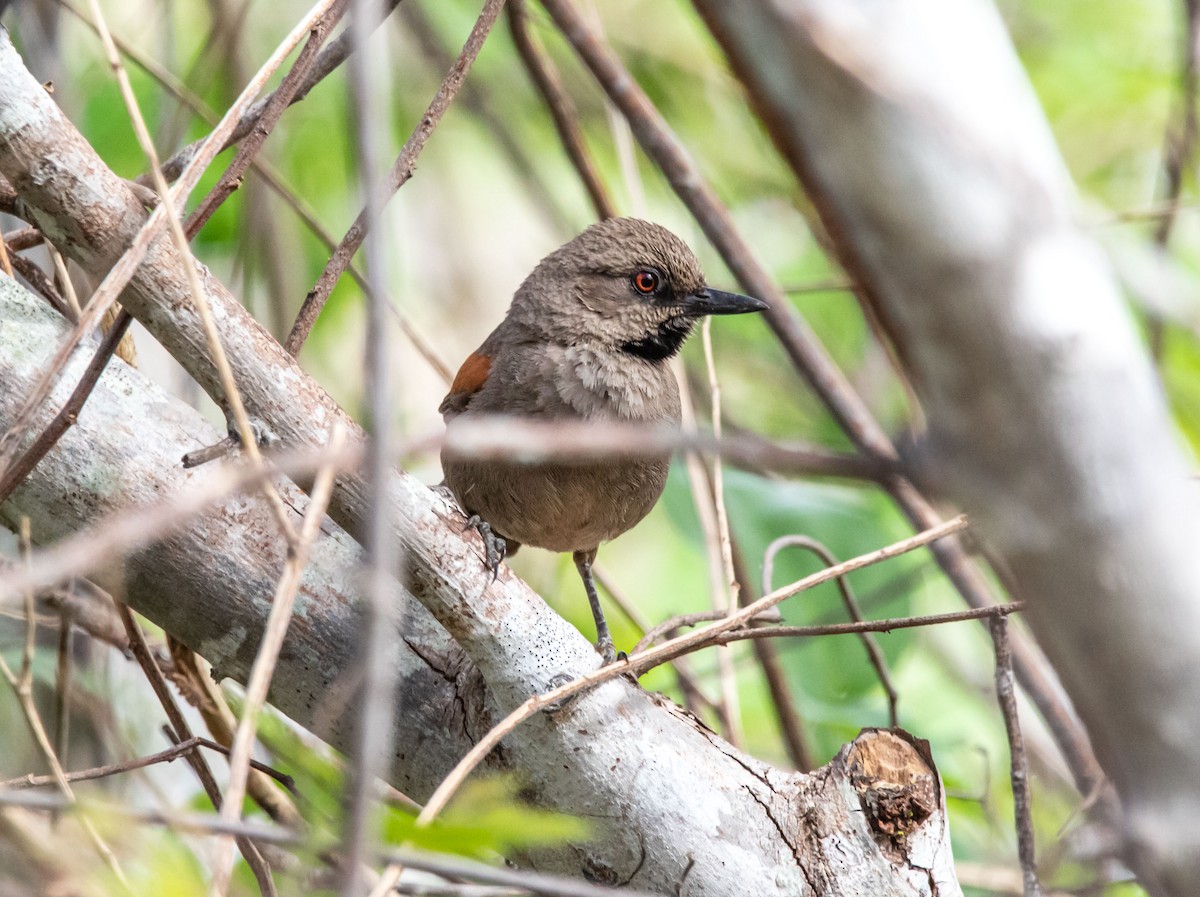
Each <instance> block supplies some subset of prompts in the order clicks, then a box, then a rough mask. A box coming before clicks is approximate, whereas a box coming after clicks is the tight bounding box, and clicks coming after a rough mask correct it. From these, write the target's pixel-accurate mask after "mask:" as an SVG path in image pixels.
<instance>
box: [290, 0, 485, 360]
mask: <svg viewBox="0 0 1200 897" xmlns="http://www.w3.org/2000/svg"><path fill="white" fill-rule="evenodd" d="M503 6H504V0H486V2H485V3H484V6H483V11H482V12H481V13H480V14H479V18H478V19H476V20H475V26H474V27H473V28H472V29H471V33H470V35H469V36H468V37H467V41H466V43H465V44H463V48H462V52H461V53H459V55H458V58H457V59H456V60H455V63H454V66H453V67H452V68H451V69H450V71H449V72H448V73H447V74H446V77H445V78H444V79H443V80H442V83H441V86H440V87H438V90H437V93H435V94H434V96H433V99H432V100H431V101H430V103H429V106H428V107H427V108H426V110H425V114H424V115H422V116H421V119H420V121H419V122H418V123H417V126H416V128H415V129H414V130H413V132H412V134H411V135H410V136H409V138H408V140H407V141H406V142H405V144H404V146H403V148H402V149H401V150H400V155H399V156H397V157H396V161H395V162H394V163H392V170H391V171H390V172H389V174H388V178H387V182H386V183H385V184H382V185H378V186H376V187H374V188H373V191H378V192H372V195H373V196H377V197H380V201H381V202H384V201H386V199H390V198H391V197H392V196H393V195H394V194H395V193H396V191H397V190H399V189H400V188H401V187H402V186H404V184H405V183H407V181H408V179H409V178H411V177H412V173H413V169H414V167H415V165H416V161H417V157H418V156H419V155H420V154H421V150H423V149H424V148H425V143H426V142H427V141H428V140H429V136H430V135H431V134H432V133H433V131H434V129H435V128H436V127H437V125H438V123H439V122H440V121H441V120H442V116H443V115H445V113H446V110H447V109H448V108H449V107H450V104H451V103H452V102H453V101H454V97H455V96H456V95H457V94H458V91H459V89H460V88H461V87H462V83H463V81H464V80H465V79H466V76H467V72H468V71H470V69H471V65H472V64H473V63H474V62H475V57H476V56H478V55H479V51H480V50H481V49H482V48H483V42H484V40H485V39H486V38H487V36H488V33H489V32H490V31H491V29H492V26H493V25H494V24H495V23H496V17H497V16H499V15H500V10H501V9H502V8H503ZM366 215H367V210H366V209H365V208H364V209H363V210H362V211H361V212H359V213H358V217H357V218H355V219H354V223H353V224H351V225H350V228H349V230H347V231H346V235H345V236H344V237H342V241H341V242H340V243H339V244H338V247H337V249H335V250H334V253H333V255H332V256H331V257H330V259H329V261H328V262H327V263H326V265H325V270H324V271H322V272H321V276H320V277H318V278H317V282H316V283H315V284H314V285H313V288H312V290H310V291H309V293H308V295H307V296H306V297H305V298H304V304H303V305H302V306H301V307H300V312H299V314H297V315H296V322H295V323H294V324H293V325H292V331H291V333H289V334H288V337H287V340H286V341H285V342H284V348H285V349H287V350H288V352H290V353H291V354H292V355H295V354H297V353H298V352H299V351H300V347H301V346H303V345H304V342H305V340H307V339H308V334H309V333H310V332H311V331H312V328H313V324H315V323H316V321H317V317H318V316H319V315H320V314H321V309H322V308H324V307H325V302H326V300H328V299H329V294H330V293H332V292H333V288H334V286H336V285H337V282H338V280H339V279H341V276H342V274H343V273H344V272H345V271H346V268H347V266H348V265H349V264H350V260H351V259H352V258H353V257H354V254H355V253H356V252H357V251H358V248H359V246H361V245H362V242H363V239H364V238H365V237H366V230H367V220H366Z"/></svg>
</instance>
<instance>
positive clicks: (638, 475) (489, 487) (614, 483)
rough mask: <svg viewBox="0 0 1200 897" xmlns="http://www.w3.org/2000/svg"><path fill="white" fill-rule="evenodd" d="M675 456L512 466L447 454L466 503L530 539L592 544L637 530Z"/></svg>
mask: <svg viewBox="0 0 1200 897" xmlns="http://www.w3.org/2000/svg"><path fill="white" fill-rule="evenodd" d="M669 463H670V458H669V457H665V456H664V457H662V458H658V459H651V460H646V461H638V462H629V461H621V462H619V463H608V464H570V465H568V464H510V463H503V462H496V461H490V462H487V463H480V462H478V461H466V460H463V461H458V460H455V459H453V458H443V464H442V466H443V470H444V472H445V475H446V484H447V485H448V486H449V487H450V489H451V491H452V492H453V493H454V495H455V497H456V498H457V499H458V501H459V504H461V505H462V506H463V508H464V509H465V510H467V511H468V512H470V513H473V514H478V515H479V516H480V517H482V518H483V519H484V520H486V521H487V522H488V523H489V524H490V525H491V527H492V529H493V530H494V531H495V532H497V533H499V534H500V535H502V536H504V537H505V538H506V539H510V540H513V541H516V542H520V543H521V544H523V545H535V546H537V547H539V548H548V549H550V550H551V551H578V550H586V549H592V548H595V547H596V546H598V545H599V544H600V543H601V542H606V541H608V540H609V539H613V538H615V537H616V536H619V535H620V534H621V533H623V532H625V531H626V530H628V529H630V528H631V527H632V526H633V525H634V524H636V523H637V522H638V521H639V520H641V519H642V518H643V517H645V516H646V514H648V513H649V512H650V509H651V508H652V507H654V504H655V502H657V501H658V498H659V496H660V495H661V494H662V491H663V486H664V485H665V484H666V480H667V468H668V466H669Z"/></svg>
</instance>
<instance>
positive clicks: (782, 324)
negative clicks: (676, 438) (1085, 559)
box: [542, 0, 1104, 794]
mask: <svg viewBox="0 0 1200 897" xmlns="http://www.w3.org/2000/svg"><path fill="white" fill-rule="evenodd" d="M542 3H543V6H544V7H545V8H546V10H547V11H548V12H549V13H550V16H551V18H553V19H554V21H555V23H556V25H557V26H558V28H559V29H560V30H561V31H562V33H563V35H564V36H565V37H566V38H567V40H568V42H569V43H570V44H571V45H572V46H573V47H574V48H575V50H576V52H577V53H578V55H579V57H580V59H582V60H583V62H584V63H585V65H587V67H588V68H589V69H590V70H591V72H592V75H593V76H594V77H595V78H596V80H597V82H598V83H599V84H600V85H601V87H602V88H603V89H604V90H605V92H606V93H607V94H608V96H609V98H610V99H611V100H612V101H613V102H614V103H615V104H616V105H617V107H618V108H619V109H620V110H621V112H622V114H624V115H625V117H626V118H627V119H628V120H629V124H630V126H631V128H632V129H633V132H634V136H635V137H637V139H638V142H639V143H640V144H641V146H642V149H643V150H644V151H645V152H646V154H647V155H648V156H649V157H650V158H651V159H652V160H653V161H654V162H655V164H657V165H658V166H659V168H660V170H661V171H662V172H663V175H664V176H665V177H666V179H667V181H668V183H670V185H671V187H672V188H673V189H674V190H675V192H676V194H677V195H678V196H679V197H680V199H681V200H682V201H683V203H684V204H685V205H686V206H687V208H688V210H689V211H690V212H691V213H692V215H693V216H694V217H695V218H696V221H697V223H699V225H700V227H701V229H702V230H703V231H704V233H705V235H706V236H707V237H708V238H709V240H710V241H711V242H712V244H713V246H714V247H716V249H717V251H718V252H719V253H720V255H721V257H722V259H724V261H725V263H726V264H727V265H728V266H729V269H730V271H732V272H733V274H734V275H735V276H736V277H737V279H738V281H739V282H740V283H741V284H742V286H743V288H744V289H746V290H747V291H748V292H750V293H751V294H753V295H756V296H758V297H759V298H761V299H765V300H766V301H767V302H768V303H770V308H768V310H767V311H766V312H764V315H765V317H766V320H767V321H768V323H769V324H770V326H771V328H772V330H774V332H775V335H776V337H777V338H778V339H779V341H780V344H781V345H782V346H783V348H784V351H785V352H786V353H787V354H788V357H789V358H790V359H791V360H792V363H793V364H794V365H795V367H796V369H797V370H798V371H799V372H800V373H801V374H802V375H803V376H804V378H805V379H806V380H807V381H808V382H809V384H810V385H811V386H812V388H813V390H814V391H815V392H816V394H817V396H818V397H819V398H820V399H821V401H822V403H823V404H824V405H825V406H826V408H827V409H828V410H829V412H830V414H832V415H833V417H834V419H835V420H837V421H838V423H839V424H840V425H841V427H842V428H843V429H844V430H845V432H846V434H847V435H848V436H849V437H850V439H851V440H852V441H853V442H854V444H855V445H856V446H857V447H858V448H859V450H860V451H862V452H863V453H865V454H867V455H869V456H871V457H873V458H875V459H877V460H879V461H880V462H881V463H886V464H894V463H895V462H896V451H895V447H894V446H893V445H892V444H891V442H890V440H889V439H888V437H887V434H886V432H885V431H884V430H883V428H882V427H881V426H880V425H879V423H878V422H877V421H876V420H875V419H874V417H873V416H872V414H871V412H870V410H869V409H868V408H867V407H866V405H865V404H864V403H863V401H862V399H861V398H860V397H859V396H858V395H857V394H856V393H855V392H854V390H853V388H852V387H851V386H850V384H849V382H848V381H847V380H846V378H845V376H844V375H843V374H842V372H841V371H840V370H839V369H838V367H837V365H836V364H835V363H834V362H833V360H832V358H830V356H829V355H828V353H827V352H826V351H825V350H824V348H823V347H822V346H821V344H820V343H819V341H818V340H817V339H816V336H815V335H814V334H813V333H812V331H811V329H810V328H809V327H808V325H807V324H806V323H805V322H804V321H803V320H802V319H801V318H800V317H799V316H798V315H797V314H796V313H795V312H794V310H792V308H791V306H790V305H789V304H788V303H787V301H786V299H785V297H784V296H783V295H782V294H781V293H780V291H779V289H778V287H777V286H776V285H775V283H774V281H773V280H772V279H771V278H770V276H769V275H768V274H767V272H766V271H765V270H764V269H763V267H762V266H761V265H760V264H759V262H758V260H757V259H756V258H755V257H754V255H753V253H751V252H750V250H749V247H748V246H747V245H746V243H745V241H744V240H742V238H741V236H740V235H739V233H738V232H737V229H736V228H735V227H734V224H733V220H732V218H731V217H730V215H729V212H728V210H727V209H725V207H724V206H723V205H722V204H721V202H720V201H719V200H718V198H717V196H716V193H715V192H714V191H713V189H712V187H711V186H710V185H709V184H708V182H707V181H706V180H705V179H704V178H703V176H702V175H701V174H700V172H699V170H698V169H697V167H696V165H695V163H694V162H693V161H692V159H691V157H690V156H689V155H688V153H687V151H686V149H684V147H683V145H682V144H681V143H680V141H679V139H678V138H677V137H676V136H675V134H674V133H673V132H672V131H671V129H670V127H669V126H668V125H667V123H666V121H665V120H664V119H663V117H662V115H661V114H660V113H659V112H658V110H657V109H656V108H655V107H654V105H653V103H651V102H650V99H649V98H648V97H647V96H646V94H645V92H644V91H642V90H641V89H640V88H639V87H638V85H637V82H636V81H635V80H634V79H633V77H632V75H630V73H629V71H628V70H627V69H626V68H625V67H624V66H623V65H622V64H621V62H620V60H619V59H618V58H617V56H616V54H614V53H613V51H612V49H611V48H610V47H609V46H608V45H607V44H606V43H605V42H604V40H603V38H601V37H600V36H599V35H598V34H597V33H596V32H595V31H594V30H593V29H591V28H590V27H589V26H588V24H587V23H586V22H585V21H584V20H583V18H582V17H581V16H580V15H579V13H578V11H577V10H576V9H575V8H574V6H573V5H572V4H571V3H570V2H569V0H542ZM714 34H715V36H716V37H717V38H718V39H720V34H719V33H717V32H714ZM768 124H769V123H768ZM883 484H884V487H885V488H886V489H887V491H888V492H889V493H890V494H891V496H892V498H893V500H894V501H895V502H896V504H897V505H898V506H899V507H900V509H901V510H902V511H903V512H904V514H905V516H906V517H908V519H909V521H910V522H911V523H912V524H913V525H914V526H915V527H918V528H919V529H927V528H929V527H930V526H931V525H933V524H935V523H936V522H938V520H939V519H940V518H939V515H938V513H937V511H936V509H935V508H934V507H933V506H932V505H931V504H930V503H929V501H928V500H927V499H926V498H925V497H924V496H923V495H922V494H921V493H920V492H919V491H918V490H917V489H916V487H914V486H913V484H912V483H911V482H910V481H909V480H907V479H906V478H904V477H902V476H900V475H899V474H897V475H895V476H892V477H890V478H888V479H886V480H884V481H883ZM931 550H932V552H933V555H934V558H935V559H936V560H937V563H938V566H940V567H941V568H942V570H943V572H944V573H945V574H946V577H947V578H948V579H949V580H950V582H951V583H952V584H953V585H954V587H955V588H956V589H957V590H958V592H959V593H960V594H961V595H962V596H963V598H964V600H965V601H966V602H967V604H968V605H970V606H971V607H976V608H982V607H988V606H990V605H991V604H992V603H993V602H992V597H991V594H990V589H989V587H988V584H987V582H986V581H985V580H984V578H983V576H982V574H981V573H980V571H979V570H978V568H977V567H976V566H975V565H974V564H973V563H972V561H971V559H970V558H969V556H968V555H967V553H966V551H965V550H964V548H963V546H962V544H961V543H960V542H959V541H958V540H957V539H944V540H941V541H939V542H937V543H936V544H935V545H933V546H932V548H931ZM1012 649H1013V667H1014V671H1015V672H1016V675H1017V679H1018V681H1019V682H1020V683H1021V685H1022V687H1023V688H1024V689H1025V691H1026V693H1027V694H1028V695H1029V696H1030V698H1031V699H1032V700H1033V702H1034V704H1035V705H1036V706H1037V708H1038V710H1039V711H1040V712H1041V714H1042V717H1043V719H1044V720H1045V721H1046V724H1047V725H1048V726H1049V728H1050V730H1051V732H1052V733H1053V735H1054V739H1055V741H1056V743H1057V744H1058V746H1059V749H1060V750H1061V751H1062V752H1063V756H1064V757H1065V758H1066V761H1067V764H1068V765H1069V766H1070V768H1071V772H1072V775H1073V776H1074V778H1075V782H1076V787H1078V788H1079V790H1080V792H1081V793H1083V794H1090V793H1092V791H1093V790H1094V789H1095V788H1096V786H1097V785H1098V784H1100V783H1101V782H1103V781H1104V773H1103V771H1102V770H1101V769H1100V764H1099V762H1098V761H1097V760H1096V756H1095V754H1094V752H1093V751H1092V746H1091V742H1090V740H1089V738H1088V736H1087V733H1086V732H1085V731H1084V730H1083V727H1082V725H1081V724H1080V723H1079V720H1078V719H1077V718H1076V717H1075V715H1074V713H1073V712H1072V710H1071V709H1070V708H1069V707H1068V706H1067V704H1066V703H1065V702H1064V700H1063V698H1062V695H1061V691H1060V689H1058V687H1057V683H1056V681H1055V677H1054V675H1053V672H1052V670H1051V668H1050V666H1049V663H1048V662H1047V661H1046V659H1045V656H1044V655H1043V654H1042V653H1041V651H1040V650H1039V649H1038V648H1037V647H1036V646H1035V645H1034V644H1033V643H1032V642H1030V641H1028V640H1027V639H1020V640H1015V641H1014V642H1013V645H1012Z"/></svg>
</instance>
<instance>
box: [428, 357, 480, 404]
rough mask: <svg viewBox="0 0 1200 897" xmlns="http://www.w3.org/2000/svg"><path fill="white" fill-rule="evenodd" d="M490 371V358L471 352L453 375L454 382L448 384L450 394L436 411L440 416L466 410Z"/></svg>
mask: <svg viewBox="0 0 1200 897" xmlns="http://www.w3.org/2000/svg"><path fill="white" fill-rule="evenodd" d="M491 370H492V356H490V355H485V354H484V353H483V352H472V353H471V354H470V355H468V356H467V360H466V361H464V362H463V363H462V367H460V368H459V369H458V373H457V374H455V376H454V382H453V383H452V384H450V392H449V393H448V394H447V395H446V398H444V399H442V404H441V405H440V406H439V407H438V410H439V411H440V412H441V413H442V414H446V413H447V412H451V411H453V412H458V411H462V410H463V409H464V408H466V407H467V402H469V401H470V399H471V396H473V395H474V394H475V393H477V392H479V390H480V389H482V388H483V384H484V383H486V382H487V378H488V374H489V373H490V372H491Z"/></svg>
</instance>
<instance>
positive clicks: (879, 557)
mask: <svg viewBox="0 0 1200 897" xmlns="http://www.w3.org/2000/svg"><path fill="white" fill-rule="evenodd" d="M966 527H967V518H966V517H965V516H959V517H955V518H954V519H952V520H950V521H947V522H946V523H943V524H941V525H940V526H937V527H934V528H932V529H929V530H925V531H924V532H921V533H918V534H917V535H915V536H912V537H910V538H908V539H904V540H902V541H900V542H896V543H895V544H893V545H889V546H887V547H886V548H881V549H879V550H878V551H873V552H871V553H869V554H865V555H861V556H859V557H857V558H853V559H852V560H849V561H845V562H843V563H841V564H838V565H837V566H836V567H827V568H826V569H824V570H821V571H819V572H817V573H814V574H812V575H811V576H806V577H805V578H804V579H801V580H798V581H797V582H794V583H791V584H790V585H787V586H784V587H783V588H781V589H777V590H776V591H774V592H772V593H771V594H769V595H766V596H764V597H762V598H760V599H759V600H758V601H755V602H754V603H753V604H749V605H747V606H746V607H744V608H742V609H741V610H739V611H738V612H737V613H734V614H730V615H729V616H727V617H724V618H723V619H721V620H719V621H717V622H715V623H713V624H711V625H709V626H706V627H704V628H703V629H699V630H697V631H696V632H692V633H689V634H687V635H681V636H679V637H677V638H674V639H671V640H670V641H668V642H664V643H663V644H661V645H659V646H658V647H657V648H651V649H649V650H647V651H644V652H642V653H640V654H635V655H633V656H631V657H627V658H626V659H624V660H618V661H616V662H615V663H611V664H609V665H607V666H604V667H601V668H600V669H598V670H596V671H594V672H591V673H588V674H587V675H585V676H580V677H579V678H578V679H574V680H572V681H571V682H568V683H566V684H565V685H561V686H559V687H558V688H555V689H551V690H550V691H548V692H546V693H545V694H541V695H534V696H533V697H531V698H529V699H528V700H526V701H525V702H524V703H522V704H521V705H520V706H519V707H517V709H516V710H514V711H513V712H512V713H510V714H509V715H508V716H506V717H505V718H504V719H503V720H501V721H500V722H499V723H498V724H497V725H496V726H494V727H493V728H492V729H491V730H490V731H489V732H488V733H487V734H486V735H485V736H484V737H483V738H481V739H480V740H479V741H478V742H477V743H476V745H475V747H473V748H472V749H471V750H470V751H469V752H468V753H467V755H466V756H465V757H463V758H462V760H460V761H459V762H458V764H457V765H456V766H455V767H454V769H453V770H451V772H450V774H449V775H448V776H446V778H445V779H443V780H442V783H441V784H440V785H438V787H437V789H436V790H435V791H434V792H433V794H432V795H431V796H430V798H429V800H428V801H427V802H426V804H425V809H423V810H422V811H421V814H420V815H419V816H418V817H417V824H418V825H428V824H429V823H430V822H432V821H433V819H434V818H436V817H437V815H438V814H439V813H440V812H441V811H442V810H443V809H444V808H445V806H446V804H447V803H448V802H449V801H450V798H451V797H452V796H453V795H454V793H455V792H456V791H457V790H458V789H459V787H461V785H462V783H463V782H464V781H466V778H467V776H468V775H469V774H470V773H471V771H472V770H473V769H474V768H475V767H476V766H478V765H479V763H481V762H482V761H483V759H484V758H485V757H486V756H487V755H488V754H489V753H491V751H492V750H493V749H494V748H495V747H496V745H498V744H499V743H500V741H501V740H502V739H503V738H504V737H505V736H506V735H507V734H508V733H509V732H511V731H512V730H513V729H515V728H516V727H517V726H518V725H520V724H521V723H522V722H524V721H525V720H527V719H529V718H530V717H531V716H533V715H534V714H535V713H538V712H540V711H541V710H543V709H545V708H546V707H550V706H553V705H555V704H557V703H558V702H560V701H562V700H564V699H565V698H568V697H570V696H571V695H574V694H578V693H579V692H581V691H584V690H586V689H589V688H592V687H594V686H595V685H598V684H599V683H601V682H605V681H607V680H609V679H614V678H616V677H618V676H623V675H625V674H627V673H633V674H635V675H636V674H638V673H640V672H642V671H643V670H647V669H650V668H652V667H654V666H657V665H658V664H660V663H664V662H666V661H667V660H670V659H672V658H675V657H678V656H680V655H681V654H685V653H688V652H690V651H694V650H698V649H699V648H702V647H706V646H708V645H711V644H715V643H716V640H717V639H718V638H721V637H722V636H724V635H726V634H728V633H732V632H734V631H736V630H739V629H741V628H742V627H744V626H745V625H746V624H747V623H748V622H749V621H750V620H752V619H754V618H755V617H757V616H758V615H759V614H761V613H762V612H763V611H765V610H769V609H770V608H772V607H775V606H776V605H777V604H779V603H780V602H782V601H784V600H786V599H787V598H789V597H791V596H792V595H795V594H797V593H798V592H802V591H804V590H806V589H811V588H812V587H814V586H817V585H820V584H821V583H823V582H828V581H829V580H831V579H835V578H836V577H838V576H843V575H845V574H846V573H850V572H852V571H854V570H858V569H861V568H863V567H867V566H870V565H872V564H877V563H879V562H880V561H884V560H887V559H888V558H892V557H896V556H898V555H901V554H904V553H905V552H908V551H912V550H914V549H917V548H920V547H921V546H924V545H928V544H929V543H931V542H934V541H936V540H938V539H943V538H946V537H947V536H951V535H953V534H955V533H959V532H962V531H963V530H964V529H966ZM751 631H754V630H751Z"/></svg>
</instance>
